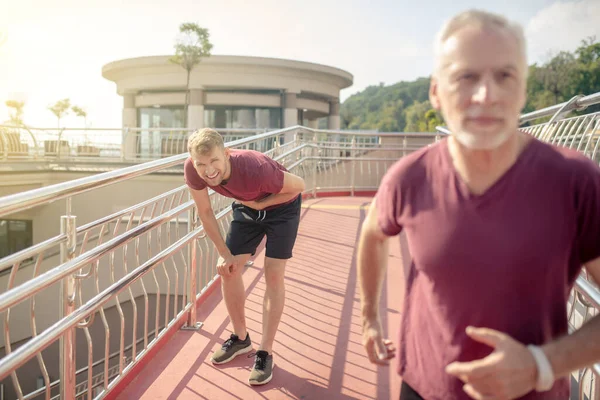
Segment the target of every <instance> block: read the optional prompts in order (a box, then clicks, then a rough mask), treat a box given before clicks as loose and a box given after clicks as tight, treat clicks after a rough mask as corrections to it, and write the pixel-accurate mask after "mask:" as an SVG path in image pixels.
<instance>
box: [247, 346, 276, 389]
mask: <svg viewBox="0 0 600 400" xmlns="http://www.w3.org/2000/svg"><path fill="white" fill-rule="evenodd" d="M273 366H274V365H273V355H272V354H269V353H267V352H266V351H264V350H259V351H257V352H256V358H255V359H254V367H253V368H252V372H250V378H249V379H248V383H249V384H250V385H252V386H258V385H264V384H266V383H269V382H270V381H271V379H272V378H273Z"/></svg>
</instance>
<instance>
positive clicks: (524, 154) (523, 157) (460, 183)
mask: <svg viewBox="0 0 600 400" xmlns="http://www.w3.org/2000/svg"><path fill="white" fill-rule="evenodd" d="M449 139H450V138H446V140H444V141H443V142H442V143H440V144H441V145H442V153H443V157H444V161H445V163H446V165H447V167H448V168H449V171H451V175H452V179H453V180H454V182H455V184H456V186H457V188H458V190H459V193H460V195H461V196H462V197H463V198H465V199H469V200H473V201H483V200H485V199H486V198H487V197H489V196H493V195H494V193H495V192H497V191H498V190H500V189H502V187H503V186H504V183H505V182H506V181H507V180H508V179H510V178H511V177H512V176H513V175H514V174H515V173H516V172H515V171H516V170H517V169H518V168H519V166H520V165H521V164H523V163H524V162H525V161H527V159H528V158H529V157H530V153H531V152H532V151H533V147H535V144H534V143H533V142H536V141H537V140H536V139H535V138H531V139H530V140H529V143H527V144H525V147H524V148H523V150H522V151H521V153H520V154H519V155H518V156H517V159H516V160H515V162H514V163H513V164H512V165H511V166H510V167H509V168H508V169H507V170H506V171H505V172H504V173H503V174H502V175H501V176H500V177H499V178H498V179H496V181H495V182H494V183H492V185H491V186H490V187H488V188H487V189H486V190H485V191H484V192H483V193H481V194H476V193H473V192H472V191H471V189H469V186H468V185H467V183H466V182H465V181H464V179H463V178H462V176H460V174H459V173H458V171H457V170H456V167H455V166H454V162H453V160H452V154H451V153H450V146H449Z"/></svg>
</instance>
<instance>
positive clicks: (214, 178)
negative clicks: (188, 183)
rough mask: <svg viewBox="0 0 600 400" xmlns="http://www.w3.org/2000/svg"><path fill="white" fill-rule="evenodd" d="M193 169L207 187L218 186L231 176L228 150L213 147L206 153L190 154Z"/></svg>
mask: <svg viewBox="0 0 600 400" xmlns="http://www.w3.org/2000/svg"><path fill="white" fill-rule="evenodd" d="M190 155H191V157H192V162H193V164H194V168H196V171H197V172H198V175H200V178H202V179H203V180H204V181H205V182H206V183H207V184H208V185H209V186H218V185H220V184H221V183H222V182H223V181H224V180H227V179H229V176H230V175H231V165H230V163H229V149H227V148H225V149H224V148H222V147H213V148H212V149H211V150H209V151H206V152H202V153H200V152H191V153H190Z"/></svg>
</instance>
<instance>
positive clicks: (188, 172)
mask: <svg viewBox="0 0 600 400" xmlns="http://www.w3.org/2000/svg"><path fill="white" fill-rule="evenodd" d="M183 179H184V180H185V184H186V185H188V187H190V188H192V189H194V190H202V189H204V188H206V182H204V181H203V180H202V178H200V176H199V175H198V171H196V168H194V164H192V159H191V158H188V159H187V160H185V163H184V165H183Z"/></svg>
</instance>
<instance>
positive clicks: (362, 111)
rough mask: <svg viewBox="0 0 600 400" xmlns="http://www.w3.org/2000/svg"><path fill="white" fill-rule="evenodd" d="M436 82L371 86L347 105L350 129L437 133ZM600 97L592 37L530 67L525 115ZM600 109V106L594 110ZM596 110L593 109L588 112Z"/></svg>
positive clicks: (597, 49) (599, 54) (599, 59)
mask: <svg viewBox="0 0 600 400" xmlns="http://www.w3.org/2000/svg"><path fill="white" fill-rule="evenodd" d="M429 82H430V78H419V79H417V80H415V81H412V82H399V83H396V84H394V85H391V86H384V85H383V84H379V85H378V86H369V87H367V88H366V89H365V90H363V91H362V92H359V93H357V94H355V95H353V96H351V97H349V98H348V99H347V100H346V101H345V102H344V103H343V104H342V106H341V109H340V117H341V118H340V119H341V125H342V128H344V129H365V130H371V129H377V130H379V131H380V132H434V131H435V127H436V126H439V125H442V126H443V125H444V121H443V118H442V117H441V116H440V115H439V113H437V112H436V111H435V110H434V109H433V108H432V107H431V104H430V103H429V96H428V91H429ZM598 92H600V43H595V38H594V37H590V38H587V39H585V40H583V41H582V43H581V45H580V46H579V48H577V49H576V50H575V51H574V52H572V53H569V52H565V51H563V52H560V53H558V54H556V55H554V56H551V57H550V58H549V61H548V62H546V63H545V64H543V65H537V64H533V65H531V66H530V67H529V75H528V78H527V103H526V105H525V108H524V110H523V112H524V113H526V112H530V111H534V110H539V109H541V108H544V107H548V106H551V105H554V104H558V103H562V102H564V101H568V100H569V99H571V98H572V97H573V96H575V95H578V94H583V95H588V94H593V93H598ZM595 109H600V106H594V110H595ZM587 111H588V112H589V111H590V108H588V110H587Z"/></svg>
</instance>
